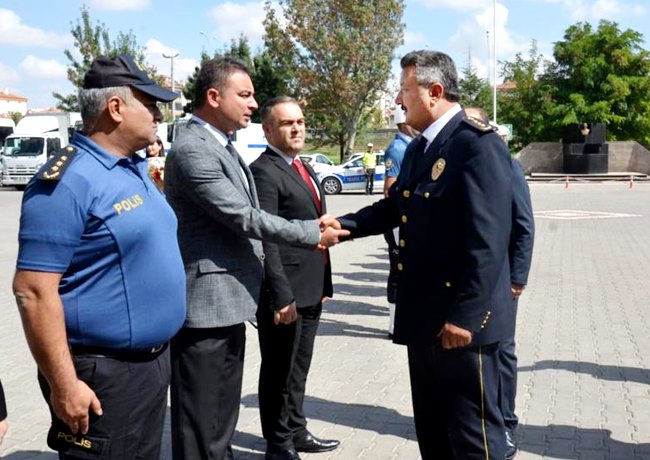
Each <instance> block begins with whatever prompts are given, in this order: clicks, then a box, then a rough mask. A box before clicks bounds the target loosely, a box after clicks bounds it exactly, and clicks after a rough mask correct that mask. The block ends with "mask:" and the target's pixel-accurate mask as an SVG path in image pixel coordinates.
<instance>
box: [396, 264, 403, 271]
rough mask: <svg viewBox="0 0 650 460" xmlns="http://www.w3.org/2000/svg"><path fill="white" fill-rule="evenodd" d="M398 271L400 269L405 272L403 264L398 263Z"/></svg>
mask: <svg viewBox="0 0 650 460" xmlns="http://www.w3.org/2000/svg"><path fill="white" fill-rule="evenodd" d="M397 269H398V270H399V271H403V270H404V265H402V263H401V262H400V263H398V264H397Z"/></svg>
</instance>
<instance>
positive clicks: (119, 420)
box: [39, 349, 170, 460]
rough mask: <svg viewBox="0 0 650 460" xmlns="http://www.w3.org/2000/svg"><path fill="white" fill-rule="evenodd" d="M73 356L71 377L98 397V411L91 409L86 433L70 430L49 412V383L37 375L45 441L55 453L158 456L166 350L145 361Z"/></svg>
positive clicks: (145, 459) (119, 459)
mask: <svg viewBox="0 0 650 460" xmlns="http://www.w3.org/2000/svg"><path fill="white" fill-rule="evenodd" d="M73 361H74V367H75V370H76V371H77V377H78V378H79V379H80V380H82V381H83V382H85V383H86V384H87V385H88V386H89V387H90V388H91V389H92V390H93V391H94V392H95V394H96V395H97V397H98V398H99V401H100V402H101V404H102V410H103V415H102V416H101V417H98V416H96V415H94V414H92V413H91V417H90V428H89V431H88V434H86V435H81V434H78V435H73V434H72V433H71V432H70V429H69V428H68V427H67V425H66V424H65V423H63V422H62V421H61V420H59V419H58V418H57V417H56V416H55V415H54V412H52V409H51V405H50V388H49V386H48V383H47V381H46V380H45V378H44V377H43V376H42V375H40V374H39V383H40V385H41V390H42V392H43V396H44V397H45V399H46V401H47V403H48V405H50V413H51V415H52V427H51V428H50V432H49V434H48V445H49V446H50V447H51V448H52V449H54V450H57V451H58V452H59V458H60V459H62V460H63V459H65V460H73V459H111V460H123V459H142V460H150V459H151V460H154V459H155V460H157V459H158V458H160V444H161V440H162V431H163V424H164V421H165V410H166V409H167V389H168V388H169V378H170V366H169V350H168V349H165V351H164V352H162V353H160V354H158V355H156V356H155V357H153V359H151V360H139V361H124V360H122V359H114V358H107V357H99V356H96V355H87V356H84V355H80V356H74V357H73Z"/></svg>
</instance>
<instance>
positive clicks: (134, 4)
mask: <svg viewBox="0 0 650 460" xmlns="http://www.w3.org/2000/svg"><path fill="white" fill-rule="evenodd" d="M149 5H151V1H150V0H91V2H90V6H91V7H93V8H97V9H98V10H104V11H137V10H143V9H145V8H147V7H148V6H149Z"/></svg>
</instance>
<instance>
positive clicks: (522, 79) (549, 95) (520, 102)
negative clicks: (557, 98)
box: [497, 41, 559, 150]
mask: <svg viewBox="0 0 650 460" xmlns="http://www.w3.org/2000/svg"><path fill="white" fill-rule="evenodd" d="M548 65H549V64H548V63H547V62H546V61H545V60H544V59H543V57H542V55H540V54H539V52H538V51H537V43H536V42H535V41H533V42H532V43H531V47H530V50H529V52H528V56H527V57H524V56H522V54H521V53H518V54H517V55H515V57H514V59H512V60H511V61H509V62H506V63H504V64H503V69H502V75H503V78H504V81H506V82H512V83H515V88H514V89H511V90H507V91H501V92H500V94H499V95H498V96H499V99H498V101H497V102H498V104H499V114H500V116H499V120H498V121H499V123H510V124H512V126H513V130H514V133H513V134H514V138H513V142H512V143H511V146H512V148H513V150H517V149H518V148H520V147H523V146H525V145H526V144H528V143H530V142H534V141H542V140H549V141H550V140H557V137H555V138H554V137H553V136H554V132H556V131H557V130H556V128H557V126H558V125H559V124H558V123H554V120H553V117H552V115H551V114H552V111H553V107H554V105H555V102H554V100H553V94H554V92H555V91H554V88H553V87H552V86H550V85H548V84H546V82H545V81H544V80H540V78H539V75H540V74H541V73H542V72H543V70H544V69H545V68H546V67H547V66H548Z"/></svg>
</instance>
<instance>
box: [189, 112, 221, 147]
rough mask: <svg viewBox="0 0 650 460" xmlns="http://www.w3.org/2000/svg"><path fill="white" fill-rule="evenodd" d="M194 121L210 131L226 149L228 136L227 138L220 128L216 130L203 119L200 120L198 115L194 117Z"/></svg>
mask: <svg viewBox="0 0 650 460" xmlns="http://www.w3.org/2000/svg"><path fill="white" fill-rule="evenodd" d="M192 120H194V121H196V122H197V123H199V124H200V125H201V126H203V127H204V128H205V129H207V130H208V131H210V133H211V134H212V135H213V136H214V137H215V138H216V139H217V141H219V143H220V144H221V146H222V147H225V146H226V144H228V136H226V135H225V134H224V133H223V132H221V131H220V130H219V129H218V128H215V127H214V126H212V125H211V124H210V123H208V122H207V121H205V120H204V119H203V118H199V117H197V116H196V115H192Z"/></svg>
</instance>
